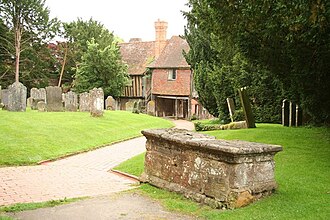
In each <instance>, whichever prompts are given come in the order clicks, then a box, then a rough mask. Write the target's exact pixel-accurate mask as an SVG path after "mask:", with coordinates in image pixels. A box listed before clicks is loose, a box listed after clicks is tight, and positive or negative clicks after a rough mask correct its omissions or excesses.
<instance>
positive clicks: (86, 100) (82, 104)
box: [79, 92, 90, 112]
mask: <svg viewBox="0 0 330 220" xmlns="http://www.w3.org/2000/svg"><path fill="white" fill-rule="evenodd" d="M89 110H90V95H89V93H87V92H84V93H81V94H80V95H79V111H81V112H89Z"/></svg>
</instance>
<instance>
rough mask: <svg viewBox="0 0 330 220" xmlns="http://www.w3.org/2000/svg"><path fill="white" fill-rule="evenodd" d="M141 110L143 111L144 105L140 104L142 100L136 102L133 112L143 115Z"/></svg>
mask: <svg viewBox="0 0 330 220" xmlns="http://www.w3.org/2000/svg"><path fill="white" fill-rule="evenodd" d="M141 109H142V103H141V102H140V100H138V101H135V102H134V105H133V110H132V112H133V113H136V114H139V113H141Z"/></svg>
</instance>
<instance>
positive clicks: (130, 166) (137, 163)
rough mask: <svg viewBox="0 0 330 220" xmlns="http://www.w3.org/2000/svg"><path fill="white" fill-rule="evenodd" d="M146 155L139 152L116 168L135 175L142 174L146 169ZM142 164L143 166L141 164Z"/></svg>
mask: <svg viewBox="0 0 330 220" xmlns="http://www.w3.org/2000/svg"><path fill="white" fill-rule="evenodd" d="M144 156H145V153H142V154H139V155H137V156H135V157H132V158H131V159H129V160H127V161H125V162H124V163H121V164H119V165H118V166H116V167H115V168H113V169H114V170H119V171H123V172H125V173H129V174H131V175H134V176H141V174H142V173H143V170H144ZM141 164H142V166H141Z"/></svg>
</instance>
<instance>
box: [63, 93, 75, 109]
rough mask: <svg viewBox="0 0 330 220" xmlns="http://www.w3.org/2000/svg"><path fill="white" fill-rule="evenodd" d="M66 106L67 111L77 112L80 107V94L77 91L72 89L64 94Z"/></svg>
mask: <svg viewBox="0 0 330 220" xmlns="http://www.w3.org/2000/svg"><path fill="white" fill-rule="evenodd" d="M64 108H65V111H69V112H76V111H77V109H78V96H77V94H76V93H74V92H72V91H70V92H68V93H65V94H64Z"/></svg>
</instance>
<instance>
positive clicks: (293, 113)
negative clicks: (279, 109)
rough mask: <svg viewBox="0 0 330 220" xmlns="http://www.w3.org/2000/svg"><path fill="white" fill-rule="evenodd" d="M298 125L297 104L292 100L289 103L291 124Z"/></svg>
mask: <svg viewBox="0 0 330 220" xmlns="http://www.w3.org/2000/svg"><path fill="white" fill-rule="evenodd" d="M295 125H296V104H294V103H293V102H290V105H289V126H290V127H292V126H295Z"/></svg>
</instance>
